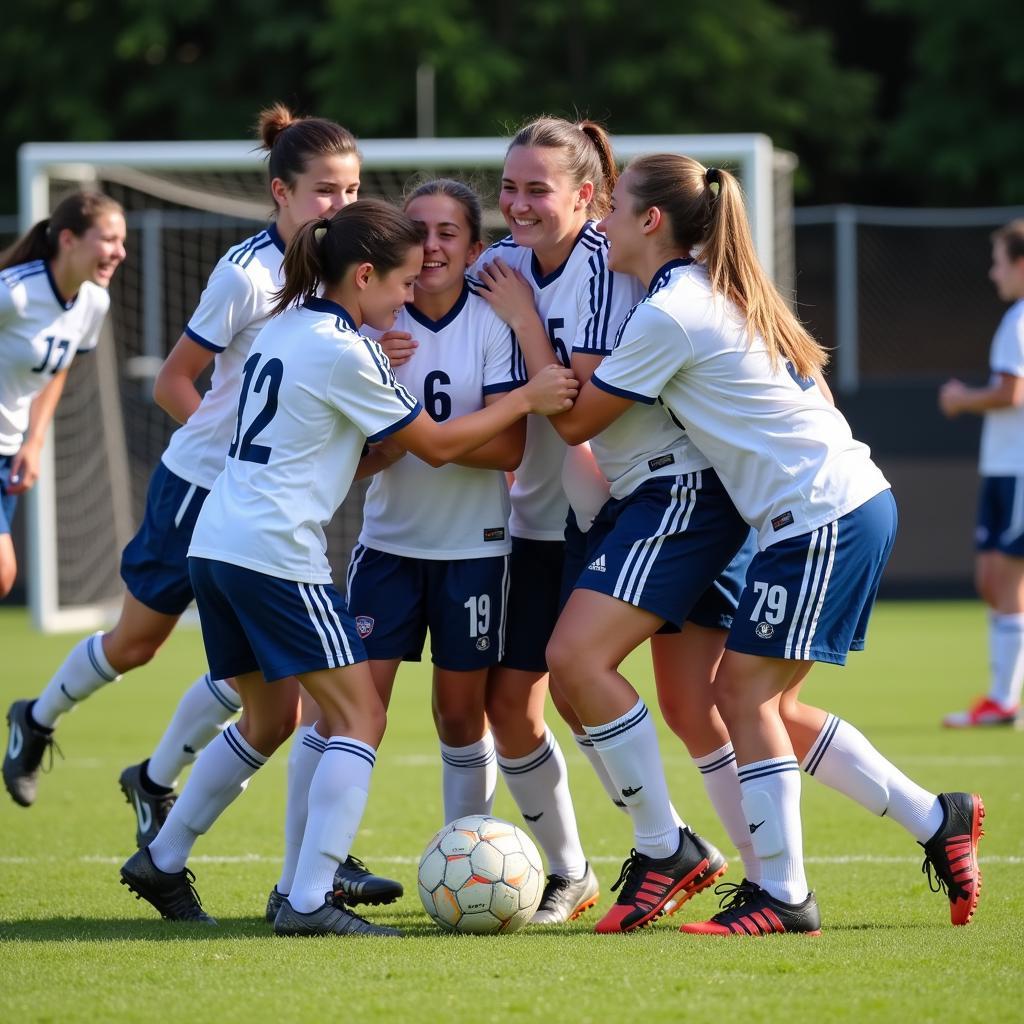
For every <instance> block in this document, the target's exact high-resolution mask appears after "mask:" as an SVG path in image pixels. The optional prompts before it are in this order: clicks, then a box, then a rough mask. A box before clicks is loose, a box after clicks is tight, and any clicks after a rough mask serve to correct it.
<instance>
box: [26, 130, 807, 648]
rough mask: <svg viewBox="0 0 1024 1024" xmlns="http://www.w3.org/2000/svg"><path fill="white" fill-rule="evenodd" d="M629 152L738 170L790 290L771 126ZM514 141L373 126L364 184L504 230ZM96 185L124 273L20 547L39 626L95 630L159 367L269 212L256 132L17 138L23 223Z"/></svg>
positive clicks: (66, 408)
mask: <svg viewBox="0 0 1024 1024" xmlns="http://www.w3.org/2000/svg"><path fill="white" fill-rule="evenodd" d="M613 144H614V147H615V152H616V156H617V157H618V159H619V160H620V161H622V162H625V161H627V160H629V159H630V158H631V157H633V156H636V155H638V154H641V153H651V152H676V153H685V154H687V155H689V156H693V157H695V158H696V159H698V160H701V161H702V162H704V163H706V164H712V163H713V164H716V165H718V166H725V167H729V168H730V169H732V170H734V171H735V172H736V173H737V174H738V176H739V177H740V179H741V181H742V183H743V188H744V192H745V195H746V199H747V205H748V214H749V218H750V223H751V228H752V231H753V235H754V241H755V244H756V245H757V248H758V252H759V254H760V257H761V260H762V262H763V263H764V265H765V267H766V269H767V270H768V271H769V272H770V273H771V274H773V276H774V277H775V279H776V281H777V282H778V284H779V286H780V287H781V288H782V290H783V294H785V295H791V294H792V292H793V277H794V270H793V227H792V216H791V212H792V211H791V200H792V174H793V170H794V168H795V165H796V160H795V158H794V157H793V156H792V155H791V154H789V153H783V152H779V151H776V150H774V148H773V147H772V144H771V141H770V140H769V139H768V138H767V137H766V136H763V135H658V136H617V137H615V138H613ZM507 145H508V140H507V139H502V138H489V139H363V140H360V150H361V152H362V155H363V171H362V187H361V189H360V195H362V196H382V197H385V198H389V199H393V200H397V199H400V198H401V196H402V194H403V192H404V191H405V189H406V187H407V186H408V184H409V183H410V181H412V180H413V179H415V178H416V177H417V176H418V175H420V174H428V175H430V176H437V175H446V176H450V177H457V178H462V179H464V180H468V181H470V182H472V183H473V184H474V185H475V186H476V187H477V188H478V190H479V191H480V193H481V195H482V197H483V199H484V201H485V208H486V210H487V216H486V218H485V224H486V226H487V227H488V229H489V230H490V233H491V237H492V238H495V237H500V235H501V233H502V232H503V225H502V222H501V217H500V215H499V214H498V212H497V205H496V198H497V183H498V179H499V171H500V167H501V165H502V161H503V159H504V155H505V149H506V147H507ZM82 187H94V188H99V189H101V190H102V191H104V192H106V193H108V194H109V195H112V196H113V197H114V198H116V199H117V200H118V201H119V202H120V203H121V204H122V205H123V206H124V208H125V212H126V216H127V224H128V239H127V250H128V260H127V261H126V263H125V264H124V265H123V266H122V267H121V268H120V269H119V270H118V272H117V275H116V276H115V278H114V281H113V284H112V286H111V299H112V302H111V313H110V316H109V317H108V318H107V322H106V324H105V327H104V336H103V337H102V339H101V343H100V345H99V347H98V349H97V352H96V355H95V356H92V357H88V358H82V359H76V360H75V361H74V363H73V364H72V368H71V371H70V376H69V380H68V384H67V388H66V389H65V393H64V397H63V398H62V399H61V403H60V405H59V407H58V410H57V415H56V417H55V420H54V425H53V429H52V435H51V438H50V440H49V442H48V443H47V445H46V447H45V449H44V461H43V466H42V473H41V476H40V480H39V482H38V484H37V485H36V487H35V488H33V490H32V491H31V492H29V495H28V499H27V501H26V502H25V513H26V519H27V534H28V551H27V558H25V557H23V558H22V560H21V561H22V565H23V567H24V570H25V572H26V583H27V589H28V596H29V603H30V605H31V608H32V613H33V621H34V623H35V625H36V627H37V628H39V629H42V630H46V631H57V630H85V629H92V628H96V627H98V626H102V625H104V624H106V623H109V621H110V620H111V619H112V618H113V616H114V615H116V612H117V609H118V606H119V603H120V600H121V595H122V586H123V585H122V583H121V580H120V576H119V572H118V569H119V563H120V553H121V550H122V548H123V547H124V546H125V544H127V542H128V541H129V540H130V539H131V537H132V535H133V533H134V531H135V529H136V527H137V525H138V523H139V522H141V518H142V514H143V509H144V504H145V494H146V486H147V483H148V480H149V475H150V473H151V472H152V470H153V468H154V467H155V466H156V463H157V461H158V460H159V458H160V455H161V453H162V451H163V450H164V448H165V447H166V444H167V441H168V438H169V437H170V435H171V432H172V431H173V430H174V429H175V427H176V424H175V423H173V422H172V421H171V420H170V419H169V417H167V415H166V414H165V413H164V412H163V411H162V410H161V409H160V408H159V407H158V406H156V405H155V404H154V402H153V400H152V395H151V392H152V383H153V378H154V376H155V375H156V372H157V370H158V369H159V366H160V363H161V362H162V360H163V358H164V357H165V356H166V354H167V353H168V351H169V350H170V348H171V347H172V346H173V345H174V343H175V342H176V341H177V339H178V337H179V336H180V335H181V333H182V329H183V327H184V325H185V324H186V323H187V321H188V318H189V316H190V315H191V313H192V312H193V310H194V309H195V305H196V302H197V301H198V299H199V295H200V292H201V291H202V289H203V286H204V285H205V283H206V279H207V277H208V276H209V273H210V271H211V270H212V269H213V266H214V264H215V263H216V262H217V260H218V259H219V258H220V257H221V256H222V255H223V253H224V252H225V251H226V249H227V248H228V247H229V246H230V245H232V244H234V243H235V242H237V241H239V240H240V239H242V238H244V237H246V236H247V235H249V234H252V233H253V232H254V231H255V230H258V228H259V227H261V226H262V225H264V224H265V223H266V221H267V219H268V217H269V215H270V213H271V212H272V203H271V201H270V199H269V193H268V189H267V182H266V170H265V164H264V158H263V154H262V153H261V152H260V151H259V150H257V149H255V148H254V144H253V143H252V142H244V141H241V142H152V143H29V144H26V145H24V146H22V147H21V149H20V151H19V193H20V194H19V208H20V218H21V223H22V226H23V228H24V227H27V226H29V225H30V224H32V223H35V221H37V220H39V219H41V218H43V217H45V216H47V215H48V214H49V211H50V210H51V209H52V208H53V206H54V205H55V204H56V203H57V202H58V201H59V200H60V199H61V198H62V196H63V195H65V194H66V193H67V192H69V191H71V190H74V189H76V188H82ZM363 492H364V489H363V488H361V487H358V486H357V487H356V488H354V489H353V492H352V493H351V494H350V495H349V498H348V499H347V500H346V502H345V504H344V505H343V506H342V508H341V509H340V510H339V512H338V514H337V516H335V519H334V521H333V522H332V524H331V528H330V530H329V533H328V543H329V554H330V557H331V562H332V565H333V566H334V569H335V576H336V579H339V580H341V579H343V574H344V568H345V565H346V564H347V560H348V555H349V551H350V550H351V547H352V544H353V543H354V541H355V538H356V536H357V534H358V531H359V526H360V520H361V505H362V496H363Z"/></svg>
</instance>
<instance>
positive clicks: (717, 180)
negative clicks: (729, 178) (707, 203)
mask: <svg viewBox="0 0 1024 1024" xmlns="http://www.w3.org/2000/svg"><path fill="white" fill-rule="evenodd" d="M704 181H705V182H706V183H707V186H708V189H709V190H710V192H711V197H712V199H717V198H718V193H719V192H720V191H721V189H722V172H721V171H720V170H719V169H718V168H717V167H709V168H708V169H707V170H706V171H705V172H704Z"/></svg>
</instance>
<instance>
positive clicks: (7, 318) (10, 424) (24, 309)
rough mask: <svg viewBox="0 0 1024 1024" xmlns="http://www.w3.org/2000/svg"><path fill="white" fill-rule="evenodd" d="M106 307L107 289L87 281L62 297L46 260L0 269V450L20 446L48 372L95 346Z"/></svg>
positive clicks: (9, 451) (10, 450) (8, 451)
mask: <svg viewBox="0 0 1024 1024" xmlns="http://www.w3.org/2000/svg"><path fill="white" fill-rule="evenodd" d="M109 308H110V296H109V295H108V294H107V290H106V289H105V288H101V287H100V286H99V285H96V284H93V283H92V282H91V281H86V282H84V283H83V284H82V287H81V288H79V290H78V295H76V296H75V298H73V299H70V300H68V299H65V298H64V297H63V296H62V295H61V294H60V293H59V292H58V291H57V285H56V283H55V282H54V280H53V275H52V274H51V273H50V266H49V264H48V263H47V262H46V261H45V260H32V261H30V262H28V263H18V264H15V265H14V266H13V267H8V268H7V269H6V270H3V271H0V455H13V454H15V452H17V451H18V449H19V448H20V447H21V444H22V441H23V440H24V437H25V431H26V430H28V427H29V416H30V412H31V407H32V400H33V399H34V398H35V397H36V395H38V394H39V392H40V391H42V390H43V388H44V387H46V385H47V384H49V383H50V381H51V380H52V379H53V375H54V374H55V373H59V372H60V371H61V370H66V369H67V368H68V367H69V366H70V365H71V360H72V359H74V357H75V353H76V352H91V351H92V350H93V349H94V348H95V347H96V343H97V342H98V341H99V336H100V326H101V325H102V323H103V318H104V317H105V316H106V315H107V310H108V309H109Z"/></svg>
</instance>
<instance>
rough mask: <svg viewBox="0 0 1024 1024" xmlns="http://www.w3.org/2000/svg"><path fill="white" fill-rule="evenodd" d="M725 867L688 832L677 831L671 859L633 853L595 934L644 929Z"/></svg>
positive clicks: (721, 859) (715, 853) (709, 847)
mask: <svg viewBox="0 0 1024 1024" xmlns="http://www.w3.org/2000/svg"><path fill="white" fill-rule="evenodd" d="M727 867H728V864H726V862H725V858H724V857H723V856H722V855H721V854H720V853H719V852H718V850H716V849H715V848H714V847H713V846H712V845H711V844H710V843H709V842H706V841H705V840H703V839H701V837H700V836H698V835H697V834H696V833H695V832H692V831H691V830H690V829H689V828H681V829H680V830H679V848H678V849H677V850H676V852H675V853H674V854H672V856H671V857H662V858H660V859H659V858H654V857H648V856H646V855H645V854H642V853H637V851H636V850H632V851H631V852H630V854H629V857H627V858H626V861H625V863H624V864H623V865H622V871H621V872H620V873H619V878H618V881H617V882H616V883H615V884H614V885H613V886H612V892H615V891H616V890H617V889H618V890H620V891H619V896H618V899H617V900H616V901H615V903H614V904H613V905H612V908H611V909H610V910H609V911H608V913H607V914H605V915H604V917H602V918H601V920H600V921H598V923H597V927H595V928H594V931H595V932H599V933H601V934H605V935H607V934H611V933H614V932H631V931H634V930H635V929H637V928H643V926H644V925H646V924H650V923H651V921H654V920H656V919H657V918H659V917H661V915H662V914H664V913H665V910H666V904H668V903H670V902H674V903H675V905H676V907H678V906H681V905H682V904H683V903H685V902H686V901H687V900H688V899H689V898H690V897H691V896H694V895H696V894H697V893H699V892H700V891H701V890H702V889H706V888H707V887H708V886H709V885H712V884H713V883H714V882H715V880H716V879H718V878H721V876H722V875H723V874H725V869H726V868H727ZM673 909H675V907H674V908H673Z"/></svg>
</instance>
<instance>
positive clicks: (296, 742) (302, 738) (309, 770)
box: [277, 725, 327, 905]
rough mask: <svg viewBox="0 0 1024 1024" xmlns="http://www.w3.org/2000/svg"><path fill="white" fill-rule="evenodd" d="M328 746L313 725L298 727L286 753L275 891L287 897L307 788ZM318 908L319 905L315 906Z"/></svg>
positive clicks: (301, 831) (304, 817)
mask: <svg viewBox="0 0 1024 1024" xmlns="http://www.w3.org/2000/svg"><path fill="white" fill-rule="evenodd" d="M326 747H327V740H325V739H324V738H323V737H322V736H321V735H320V734H319V733H318V732H317V731H316V729H315V727H314V726H312V725H305V726H301V727H300V728H299V729H296V731H295V738H294V739H293V740H292V749H291V751H290V752H289V754H288V792H287V797H286V799H285V806H284V863H283V864H282V865H281V877H280V879H278V882H277V891H278V892H279V893H281V894H282V895H285V896H287V895H288V893H289V892H291V888H292V881H293V880H294V878H295V868H296V865H297V864H298V863H299V850H301V849H302V837H303V835H304V834H305V832H306V821H307V819H308V816H309V814H308V812H309V787H310V785H311V784H312V782H313V775H314V774H315V772H316V769H317V765H319V764H320V757H321V755H322V754H323V752H324V749H325V748H326ZM318 905H319V904H318Z"/></svg>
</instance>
